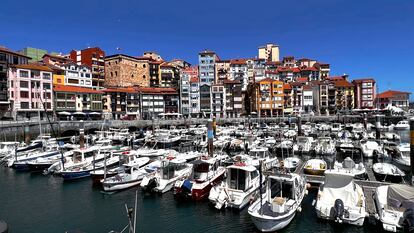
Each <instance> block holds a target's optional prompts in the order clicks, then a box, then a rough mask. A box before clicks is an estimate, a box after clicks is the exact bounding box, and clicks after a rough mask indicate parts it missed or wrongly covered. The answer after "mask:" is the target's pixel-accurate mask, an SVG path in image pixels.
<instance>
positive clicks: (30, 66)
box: [13, 63, 53, 72]
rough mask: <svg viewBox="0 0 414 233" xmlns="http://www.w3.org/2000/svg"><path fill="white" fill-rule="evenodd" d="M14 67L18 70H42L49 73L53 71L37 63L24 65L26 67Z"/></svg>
mask: <svg viewBox="0 0 414 233" xmlns="http://www.w3.org/2000/svg"><path fill="white" fill-rule="evenodd" d="M13 67H15V68H18V69H28V70H41V71H49V72H52V71H53V70H52V69H50V68H49V67H47V66H46V65H41V64H37V63H30V64H24V65H13Z"/></svg>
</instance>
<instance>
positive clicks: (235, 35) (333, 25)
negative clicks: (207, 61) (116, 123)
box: [0, 0, 414, 99]
mask: <svg viewBox="0 0 414 233" xmlns="http://www.w3.org/2000/svg"><path fill="white" fill-rule="evenodd" d="M1 2H2V3H1V5H2V7H1V10H0V20H1V22H2V30H1V34H0V35H1V36H0V44H1V45H4V46H6V47H9V48H12V49H16V50H17V49H21V48H23V47H26V46H32V47H37V48H44V49H47V50H48V51H57V52H64V53H65V52H68V51H70V50H71V49H81V48H85V47H87V46H99V47H101V48H103V49H104V50H105V51H106V52H107V54H113V53H116V52H117V51H116V47H120V48H121V52H122V53H125V54H129V55H141V54H142V52H143V51H146V50H154V51H157V52H159V53H160V54H161V55H162V56H163V58H164V59H172V58H182V59H185V60H187V61H189V62H190V63H192V64H196V63H197V54H198V52H199V51H201V50H202V49H205V48H208V49H211V50H214V51H216V52H217V53H218V55H219V56H220V57H222V58H224V59H228V58H241V57H254V56H256V55H257V47H258V46H260V45H263V44H265V43H266V42H273V43H276V44H278V45H279V46H280V48H281V55H282V56H285V55H294V56H295V57H298V58H300V57H308V58H314V59H317V60H320V61H322V62H327V63H330V64H331V71H332V72H331V73H332V74H343V73H347V74H349V75H350V77H351V79H353V78H360V77H374V78H375V79H377V81H378V84H379V89H380V91H383V90H387V89H397V90H404V91H410V92H413V93H414V77H413V72H411V71H410V69H411V68H413V67H414V14H413V12H414V1H412V0H407V1H401V0H376V1H362V0H359V1H352V0H340V1H339V0H312V1H301V0H296V1H278V0H269V1H260V0H259V1H224V0H220V1H216V0H209V1H197V0H193V1H190V0H183V1H180V0H177V1H164V0H158V1H133V0H117V1H107V0H72V1H50V0H44V1H41V0H39V1H29V0H28V1H15V0H2V1H1ZM413 96H414V95H413ZM411 99H413V98H411Z"/></svg>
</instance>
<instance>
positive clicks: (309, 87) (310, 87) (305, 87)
mask: <svg viewBox="0 0 414 233" xmlns="http://www.w3.org/2000/svg"><path fill="white" fill-rule="evenodd" d="M303 90H306V91H310V90H312V86H311V85H304V86H303Z"/></svg>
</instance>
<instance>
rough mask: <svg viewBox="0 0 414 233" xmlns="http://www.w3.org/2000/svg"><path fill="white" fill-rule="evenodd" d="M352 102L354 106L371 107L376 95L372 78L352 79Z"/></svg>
mask: <svg viewBox="0 0 414 233" xmlns="http://www.w3.org/2000/svg"><path fill="white" fill-rule="evenodd" d="M352 84H353V85H354V102H355V108H358V109H373V108H375V107H374V101H375V97H376V90H377V87H376V83H375V80H374V79H372V78H366V79H354V80H353V81H352Z"/></svg>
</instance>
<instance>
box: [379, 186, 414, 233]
mask: <svg viewBox="0 0 414 233" xmlns="http://www.w3.org/2000/svg"><path fill="white" fill-rule="evenodd" d="M374 202H375V205H376V209H377V211H378V217H379V220H380V221H381V223H382V227H383V229H384V230H385V231H390V232H398V231H401V232H412V230H411V231H410V230H409V229H410V227H411V229H412V227H413V226H414V204H413V203H414V188H413V187H412V186H408V185H403V184H391V185H383V186H379V187H378V188H376V190H375V195H374Z"/></svg>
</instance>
